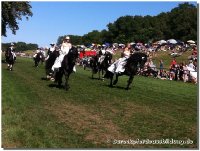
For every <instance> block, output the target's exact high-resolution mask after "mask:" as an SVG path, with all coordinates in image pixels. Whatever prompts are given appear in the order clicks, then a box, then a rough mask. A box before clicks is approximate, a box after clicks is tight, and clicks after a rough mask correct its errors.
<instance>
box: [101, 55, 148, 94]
mask: <svg viewBox="0 0 200 151" xmlns="http://www.w3.org/2000/svg"><path fill="white" fill-rule="evenodd" d="M146 61H147V55H146V54H144V53H141V52H138V53H134V54H132V55H131V56H130V57H129V58H128V60H127V63H126V65H125V71H124V72H122V73H117V74H116V79H115V81H114V82H112V81H113V77H114V73H112V72H110V71H108V70H107V72H106V75H105V76H104V77H105V78H108V79H110V87H113V85H116V84H117V82H118V77H119V76H122V75H127V76H129V80H128V84H127V87H126V89H127V90H128V89H129V86H130V84H131V83H132V81H133V78H134V76H135V75H136V74H137V71H138V69H139V68H140V69H142V68H143V67H144V64H145V62H146Z"/></svg>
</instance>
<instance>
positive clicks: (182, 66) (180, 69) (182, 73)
mask: <svg viewBox="0 0 200 151" xmlns="http://www.w3.org/2000/svg"><path fill="white" fill-rule="evenodd" d="M183 68H184V63H183V62H182V63H181V64H180V67H179V80H181V81H184V80H183V75H184V69H183Z"/></svg>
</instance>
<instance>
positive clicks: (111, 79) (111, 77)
mask: <svg viewBox="0 0 200 151" xmlns="http://www.w3.org/2000/svg"><path fill="white" fill-rule="evenodd" d="M113 76H114V74H112V75H110V87H113V82H112V81H113Z"/></svg>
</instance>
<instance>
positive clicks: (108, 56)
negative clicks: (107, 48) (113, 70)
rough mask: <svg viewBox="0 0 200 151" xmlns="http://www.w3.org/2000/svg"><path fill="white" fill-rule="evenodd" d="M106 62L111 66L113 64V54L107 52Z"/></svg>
mask: <svg viewBox="0 0 200 151" xmlns="http://www.w3.org/2000/svg"><path fill="white" fill-rule="evenodd" d="M104 60H105V61H107V62H108V63H109V64H111V60H112V54H111V53H110V52H106V55H105V59H104Z"/></svg>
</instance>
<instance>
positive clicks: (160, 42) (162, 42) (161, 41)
mask: <svg viewBox="0 0 200 151" xmlns="http://www.w3.org/2000/svg"><path fill="white" fill-rule="evenodd" d="M166 43H167V42H166V41H165V40H160V41H158V44H160V45H162V44H166Z"/></svg>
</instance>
